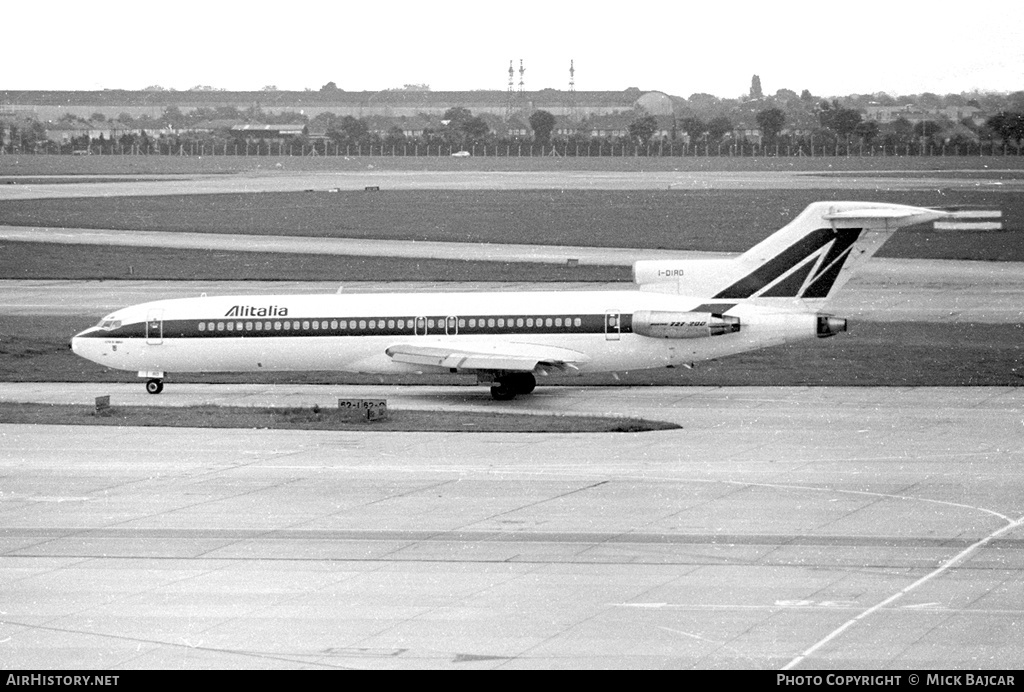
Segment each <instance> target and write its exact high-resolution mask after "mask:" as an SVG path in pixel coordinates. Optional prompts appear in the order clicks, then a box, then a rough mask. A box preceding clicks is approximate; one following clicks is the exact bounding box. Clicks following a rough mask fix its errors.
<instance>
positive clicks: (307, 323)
mask: <svg viewBox="0 0 1024 692" xmlns="http://www.w3.org/2000/svg"><path fill="white" fill-rule="evenodd" d="M302 328H303V329H309V321H308V320H303V321H302Z"/></svg>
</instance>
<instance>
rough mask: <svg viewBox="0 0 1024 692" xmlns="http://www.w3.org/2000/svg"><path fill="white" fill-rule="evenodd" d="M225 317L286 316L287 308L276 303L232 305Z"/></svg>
mask: <svg viewBox="0 0 1024 692" xmlns="http://www.w3.org/2000/svg"><path fill="white" fill-rule="evenodd" d="M224 316H225V317H287V316H288V308H286V307H281V306H278V305H267V306H266V307H257V306H256V305H233V306H231V309H230V310H228V311H227V313H226V314H225V315H224Z"/></svg>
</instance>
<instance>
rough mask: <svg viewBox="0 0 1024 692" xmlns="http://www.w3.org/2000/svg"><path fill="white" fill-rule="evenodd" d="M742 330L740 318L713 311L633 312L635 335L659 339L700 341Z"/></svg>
mask: <svg viewBox="0 0 1024 692" xmlns="http://www.w3.org/2000/svg"><path fill="white" fill-rule="evenodd" d="M739 330H740V318H739V317H732V316H731V315H715V314H713V313H710V312H661V311H657V310H640V311H638V312H634V313H633V332H634V333H635V334H640V335H641V336H650V337H653V338H655V339H699V338H702V337H705V336H720V335H722V334H732V333H734V332H738V331H739Z"/></svg>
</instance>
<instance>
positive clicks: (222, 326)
mask: <svg viewBox="0 0 1024 692" xmlns="http://www.w3.org/2000/svg"><path fill="white" fill-rule="evenodd" d="M314 325H316V326H315V327H314ZM342 325H344V326H342ZM371 325H372V326H371ZM632 331H633V318H632V315H630V314H621V315H619V314H617V313H611V314H595V315H557V316H556V315H552V316H548V315H541V316H538V315H536V314H531V315H502V316H500V317H499V316H491V315H477V316H471V317H461V316H457V317H456V316H444V317H442V316H437V315H434V316H427V317H408V316H406V317H392V316H386V317H319V318H317V317H298V318H296V317H271V318H266V317H244V318H243V317H230V318H228V317H217V318H209V319H202V320H163V321H158V322H149V323H147V322H136V323H132V324H126V325H122V326H121V327H119V328H117V329H112V330H106V331H103V330H98V331H95V332H91V333H89V334H87V335H86V336H88V337H92V338H103V339H131V338H136V339H141V338H149V339H153V338H164V339H224V338H272V337H284V336H287V337H338V336H353V337H355V336H456V335H461V336H479V335H510V334H516V335H531V334H604V333H607V332H614V333H623V334H628V333H631V332H632Z"/></svg>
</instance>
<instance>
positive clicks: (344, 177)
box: [0, 159, 1024, 200]
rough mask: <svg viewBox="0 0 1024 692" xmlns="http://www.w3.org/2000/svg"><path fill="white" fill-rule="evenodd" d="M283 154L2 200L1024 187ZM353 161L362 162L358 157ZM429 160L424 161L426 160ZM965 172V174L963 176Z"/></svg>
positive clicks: (50, 188) (14, 190) (45, 187)
mask: <svg viewBox="0 0 1024 692" xmlns="http://www.w3.org/2000/svg"><path fill="white" fill-rule="evenodd" d="M290 163H291V162H290V161H288V160H287V159H285V160H284V161H278V162H277V163H276V164H273V166H274V167H273V168H271V167H270V165H271V164H269V163H268V164H267V165H268V168H267V169H264V170H261V171H258V172H251V171H250V172H242V173H234V174H224V173H218V174H203V173H195V174H185V175H159V176H150V179H149V180H140V178H142V177H143V176H132V177H131V178H126V179H125V180H118V181H112V180H110V178H111V176H103V179H102V180H89V179H88V178H87V177H84V176H83V177H82V180H83V181H84V182H81V183H68V182H66V178H67V176H57V177H58V178H63V179H64V180H63V181H62V182H54V183H48V182H36V181H37V180H40V179H43V178H44V177H43V176H32V178H33V182H30V183H25V184H19V185H0V200H16V199H44V198H56V197H64V198H79V197H109V196H117V197H125V196H145V195H202V194H219V193H237V192H303V191H320V192H326V191H330V190H363V189H365V188H366V187H379V188H380V189H382V190H384V189H387V190H527V189H529V190H563V189H573V190H813V189H839V190H850V191H851V192H855V191H863V190H872V191H889V192H892V191H897V190H935V189H940V188H941V189H947V190H948V189H968V190H991V191H997V192H1020V191H1021V190H1024V179H1018V178H1016V177H1015V176H1010V175H1008V176H1004V177H1006V178H1007V179H1005V180H1004V179H995V180H993V179H991V178H987V177H986V178H979V177H978V176H977V175H973V174H972V173H973V172H972V171H946V172H945V173H946V174H936V175H933V176H928V175H921V176H919V177H918V176H907V177H902V178H901V177H896V176H892V175H886V174H885V173H884V172H881V173H880V172H879V171H846V172H844V173H843V174H842V175H841V176H837V175H834V174H832V173H830V172H813V171H785V170H773V171H769V172H763V171H686V170H682V171H657V170H649V171H587V170H558V169H557V163H552V165H553V166H554V167H555V168H554V169H553V170H547V171H480V170H466V171H459V170H454V171H453V170H447V171H427V170H424V171H408V170H406V171H396V170H378V169H377V168H375V167H374V164H373V163H366V164H361V165H360V167H359V169H358V170H337V171H302V170H289V164H290ZM352 165H353V166H355V165H356V163H355V162H354V161H353V164H352ZM425 165H426V164H425ZM960 174H963V175H960Z"/></svg>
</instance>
